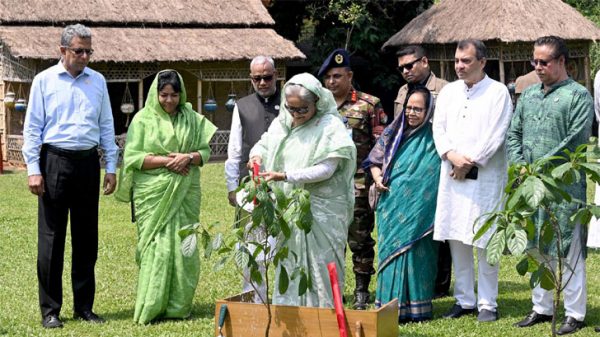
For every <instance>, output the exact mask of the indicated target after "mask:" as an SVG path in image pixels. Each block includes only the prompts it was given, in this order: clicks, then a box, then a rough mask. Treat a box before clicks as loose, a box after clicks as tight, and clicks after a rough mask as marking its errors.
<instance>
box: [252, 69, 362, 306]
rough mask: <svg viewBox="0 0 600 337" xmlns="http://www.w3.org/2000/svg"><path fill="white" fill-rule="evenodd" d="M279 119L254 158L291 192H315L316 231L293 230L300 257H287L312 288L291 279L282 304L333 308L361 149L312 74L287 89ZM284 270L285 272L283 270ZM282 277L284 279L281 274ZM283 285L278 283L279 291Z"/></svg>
mask: <svg viewBox="0 0 600 337" xmlns="http://www.w3.org/2000/svg"><path fill="white" fill-rule="evenodd" d="M282 102H283V104H282V106H281V110H280V112H279V117H278V118H277V120H276V121H273V123H272V124H271V126H270V127H269V130H268V131H267V132H266V133H265V134H263V136H262V138H261V139H260V141H259V142H258V143H257V144H256V145H255V146H254V147H253V148H252V150H251V151H250V162H249V165H252V164H253V163H254V162H256V163H258V164H262V166H263V168H264V169H265V172H263V173H261V176H263V177H265V178H266V180H267V181H274V184H277V185H278V187H280V188H282V189H283V191H284V192H285V193H290V192H291V191H292V190H293V189H294V188H304V189H306V190H307V191H309V192H310V206H311V212H312V215H313V223H312V227H311V231H310V232H309V233H308V234H306V233H304V231H302V230H299V229H298V228H295V227H294V229H293V232H292V236H291V238H290V240H289V241H288V242H287V247H288V248H289V250H290V252H293V253H294V254H295V255H296V256H297V257H298V259H297V261H296V260H295V259H294V258H291V256H292V254H290V255H289V256H290V258H289V259H287V260H285V261H283V262H282V263H283V265H284V266H285V267H286V269H287V270H292V269H293V268H294V267H296V266H301V267H302V268H304V270H305V271H306V272H307V274H308V275H309V276H310V277H311V280H312V289H309V290H308V291H307V292H306V293H305V294H304V295H302V296H298V282H299V279H300V278H299V277H298V278H296V279H294V280H290V283H289V286H288V290H287V292H285V293H284V294H279V292H277V291H276V292H275V293H274V296H273V302H274V303H276V304H286V305H297V306H300V305H301V306H311V307H333V295H332V291H331V285H330V281H329V272H328V270H327V264H328V263H329V262H335V263H336V267H337V271H338V273H339V275H340V278H339V279H340V280H339V281H340V288H341V289H344V286H343V285H344V270H345V268H344V260H345V259H344V257H345V255H344V248H345V246H346V237H347V235H348V226H349V225H350V222H351V221H352V210H353V207H354V190H353V186H352V185H353V175H354V170H355V165H356V164H354V163H355V160H356V147H355V146H354V143H353V142H352V139H351V138H350V137H349V136H348V133H347V132H346V128H345V127H344V124H343V122H342V120H341V117H340V114H339V113H338V111H337V107H336V104H335V99H334V98H333V94H332V93H331V92H330V91H329V90H327V89H325V88H323V86H322V85H321V83H320V82H319V80H317V79H316V78H315V77H314V76H312V75H310V74H306V73H304V74H299V75H296V76H294V77H292V78H291V79H290V80H289V81H288V82H287V83H286V84H285V87H284V90H283V99H282ZM277 273H279V270H277ZM275 279H276V280H279V277H276V278H275ZM278 288H279V286H278V285H277V284H276V286H275V289H278Z"/></svg>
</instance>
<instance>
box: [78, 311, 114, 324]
mask: <svg viewBox="0 0 600 337" xmlns="http://www.w3.org/2000/svg"><path fill="white" fill-rule="evenodd" d="M73 318H74V319H81V320H84V321H88V322H90V323H104V322H106V321H105V320H104V318H102V317H100V316H98V315H96V314H95V313H93V312H92V311H91V310H83V311H79V312H78V311H76V312H75V313H73Z"/></svg>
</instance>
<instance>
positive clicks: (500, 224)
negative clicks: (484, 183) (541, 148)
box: [474, 144, 600, 336]
mask: <svg viewBox="0 0 600 337" xmlns="http://www.w3.org/2000/svg"><path fill="white" fill-rule="evenodd" d="M588 146H590V145H589V144H583V145H580V146H579V147H577V149H576V150H575V151H574V152H570V151H569V150H564V152H563V155H561V156H553V157H547V158H540V159H538V160H536V161H534V162H533V163H531V164H515V165H512V166H510V168H509V169H508V184H507V186H506V188H505V195H504V198H503V204H504V209H503V210H501V211H497V212H492V213H488V214H485V215H483V217H484V220H485V221H484V222H483V225H482V226H481V228H480V229H479V230H478V231H477V233H476V234H475V237H474V240H477V239H479V238H480V237H481V236H482V235H483V234H484V233H485V232H487V231H488V230H490V228H492V226H494V225H495V226H496V227H495V229H494V233H493V235H492V237H491V238H490V240H489V242H488V245H487V248H486V251H487V261H488V263H490V264H496V263H498V262H499V261H500V257H501V256H502V254H505V253H506V254H511V255H514V256H518V257H521V259H520V261H519V262H518V263H517V265H516V269H517V272H518V273H519V274H520V275H525V274H527V273H529V276H530V281H529V285H530V287H531V288H534V287H536V286H538V285H540V286H541V287H542V288H543V289H545V290H553V289H554V301H553V318H552V335H553V336H556V317H557V311H558V308H559V306H560V300H561V292H562V290H563V289H564V287H565V285H566V283H568V281H569V280H566V282H565V280H564V279H563V267H564V266H565V258H566V255H567V252H565V251H564V247H562V235H563V233H562V231H561V227H560V224H559V220H558V214H557V213H558V212H557V207H556V206H557V205H560V204H571V205H573V206H574V207H572V209H573V211H572V212H571V213H570V214H568V217H567V221H568V225H569V226H575V225H576V224H581V226H586V225H587V224H588V222H589V221H590V219H591V217H592V215H593V216H596V217H600V207H599V206H596V205H594V204H589V203H587V202H586V201H585V200H578V199H576V198H574V197H573V196H572V195H571V194H570V193H569V186H570V185H572V184H574V183H576V182H580V181H581V179H586V177H587V178H589V179H590V180H591V181H593V182H595V183H600V164H599V163H597V162H596V161H595V160H594V161H589V160H588V159H590V158H597V152H598V150H597V146H595V145H592V146H593V149H594V150H593V151H589V150H588V151H586V150H587V149H588ZM534 214H538V216H539V214H544V215H545V216H543V217H542V218H538V226H541V227H540V237H539V244H537V245H531V244H528V242H530V241H531V240H533V239H534V237H535V235H536V224H534V219H533V216H534ZM476 223H478V222H476ZM568 268H571V267H570V266H568Z"/></svg>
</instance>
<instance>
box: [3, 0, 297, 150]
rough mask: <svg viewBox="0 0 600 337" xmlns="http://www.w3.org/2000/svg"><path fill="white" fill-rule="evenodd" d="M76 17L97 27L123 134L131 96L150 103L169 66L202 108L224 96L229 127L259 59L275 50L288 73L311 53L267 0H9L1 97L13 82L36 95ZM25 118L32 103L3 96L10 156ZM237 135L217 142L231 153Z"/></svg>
mask: <svg viewBox="0 0 600 337" xmlns="http://www.w3.org/2000/svg"><path fill="white" fill-rule="evenodd" d="M72 23H83V24H85V25H87V26H89V27H91V28H92V41H93V48H94V55H93V56H92V58H91V63H90V66H91V67H92V68H94V69H96V70H98V71H100V72H102V74H103V75H104V76H105V77H106V79H107V82H108V87H109V94H110V96H111V103H112V106H113V115H114V117H115V129H116V132H117V134H120V133H123V132H125V131H126V120H128V116H126V115H124V114H121V112H120V111H121V109H120V106H121V103H123V102H125V101H127V102H126V103H132V104H134V105H135V109H136V111H137V110H138V109H139V108H141V107H142V106H143V104H144V100H145V96H146V94H147V91H148V87H149V84H150V82H151V80H152V78H153V75H154V74H155V73H156V72H157V71H158V70H160V69H164V68H173V69H176V70H178V71H180V72H181V73H182V75H183V78H184V81H185V84H186V89H187V91H188V97H189V99H190V101H191V103H192V104H193V106H194V108H195V109H197V110H198V111H199V112H202V108H203V102H204V101H205V100H206V99H207V98H214V99H216V101H217V102H218V105H219V107H218V109H217V111H216V112H214V113H207V116H208V117H209V118H210V119H211V120H213V122H214V123H215V124H217V126H218V127H219V128H220V129H221V130H227V129H229V125H230V123H231V114H230V113H228V112H227V111H226V109H225V107H224V103H225V101H226V100H227V99H228V96H229V95H230V94H233V95H237V97H241V96H244V95H246V94H247V93H248V92H249V91H250V88H251V85H250V82H249V77H248V61H249V60H250V59H252V58H253V57H255V56H257V55H269V56H272V57H273V58H274V59H275V60H276V65H277V68H278V74H279V78H278V80H279V81H283V80H284V79H285V76H286V67H285V63H286V62H288V61H291V60H298V59H304V58H305V56H304V54H302V52H301V51H300V50H299V49H298V48H296V46H294V44H293V43H292V42H291V41H288V40H286V39H284V38H283V37H281V36H280V35H278V34H277V33H276V32H275V31H274V30H273V29H272V26H273V25H274V23H275V22H274V21H273V19H272V18H271V16H270V15H269V13H268V11H267V9H266V8H265V7H264V5H263V4H262V2H261V0H170V1H167V2H145V1H139V0H94V1H88V2H81V1H74V0H63V1H61V2H56V1H54V0H2V1H0V99H3V98H4V94H5V93H6V92H7V91H13V92H15V93H16V94H17V96H18V97H21V98H23V97H24V98H26V96H27V94H28V91H29V86H30V83H31V81H32V79H33V77H34V76H35V74H36V73H38V72H40V71H42V70H43V69H46V68H47V67H49V66H51V65H53V64H55V63H56V62H58V60H59V59H60V53H59V48H58V45H59V42H60V35H61V32H62V30H63V28H64V26H65V25H67V24H72ZM127 97H129V99H127ZM129 117H130V116H129ZM23 119H24V114H23V113H20V112H16V111H14V110H13V109H9V108H5V107H4V104H0V133H2V134H3V135H2V139H1V140H2V142H3V144H7V143H8V144H7V146H8V148H4V149H5V151H6V150H8V151H7V152H8V156H9V159H16V160H17V161H18V160H20V159H21V157H20V146H21V145H20V142H21V138H20V134H21V133H22V123H23ZM6 134H8V135H9V136H8V138H7V137H6ZM227 140H228V133H227V131H220V133H219V134H218V135H217V137H216V138H215V139H214V143H215V144H213V145H214V148H213V152H216V153H217V154H221V155H223V154H225V153H226V152H225V151H226V145H227ZM5 153H6V152H5Z"/></svg>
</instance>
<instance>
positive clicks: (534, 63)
mask: <svg viewBox="0 0 600 337" xmlns="http://www.w3.org/2000/svg"><path fill="white" fill-rule="evenodd" d="M552 60H554V58H551V59H549V60H547V61H546V60H542V59H532V60H531V61H529V62H530V63H531V66H532V67H534V68H535V67H536V66H537V65H538V64H539V65H540V66H542V67H547V66H548V64H549V63H550V62H552Z"/></svg>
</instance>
